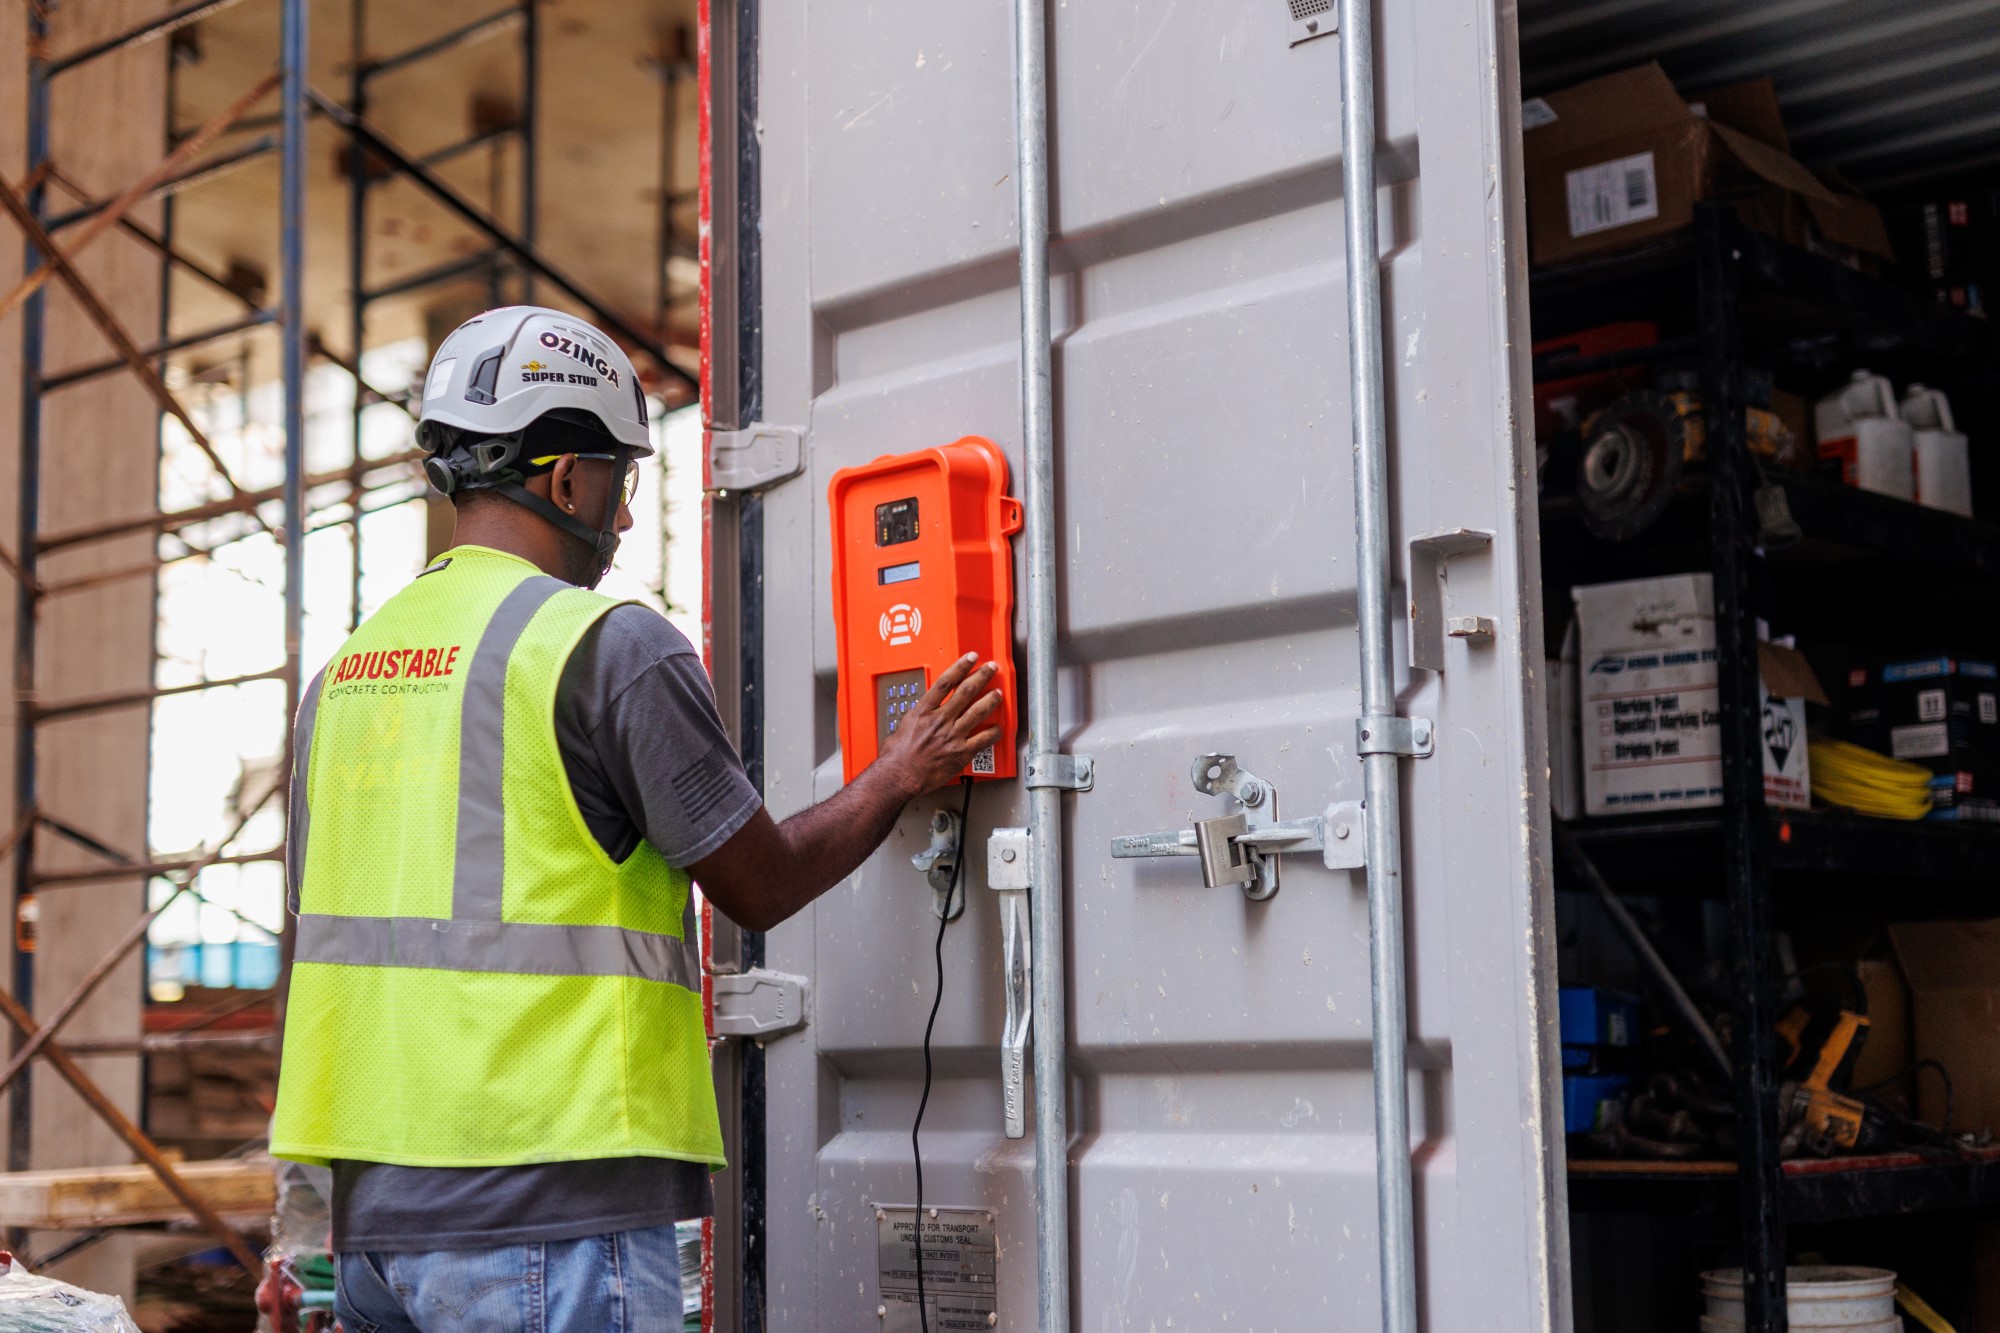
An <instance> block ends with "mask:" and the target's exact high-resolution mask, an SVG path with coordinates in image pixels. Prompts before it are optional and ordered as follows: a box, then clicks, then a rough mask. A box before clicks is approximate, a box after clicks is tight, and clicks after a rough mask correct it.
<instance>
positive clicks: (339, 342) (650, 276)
mask: <svg viewBox="0 0 2000 1333" xmlns="http://www.w3.org/2000/svg"><path fill="white" fill-rule="evenodd" d="M360 4H366V0H352V3H327V2H326V0H321V3H317V4H313V5H312V6H311V56H310V69H311V79H312V83H313V84H314V86H316V87H317V88H318V89H320V90H321V91H322V92H324V93H326V94H327V95H329V96H330V97H332V98H334V99H335V100H337V101H339V102H341V103H343V104H345V103H347V102H348V101H349V100H350V97H351V95H352V92H351V87H350V83H351V72H352V70H353V68H354V63H355V52H354V42H353V25H354V22H355V8H354V6H355V5H360ZM505 8H506V0H432V2H431V3H426V4H422V5H412V4H402V3H399V4H384V3H381V0H375V3H373V4H367V5H366V12H365V16H364V17H365V38H364V42H363V45H362V47H361V51H360V57H361V59H362V61H363V62H373V61H380V60H383V59H385V58H388V57H392V56H395V55H397V54H398V53H401V52H405V51H408V50H411V49H413V48H416V47H418V46H419V45H421V44H423V43H426V42H429V41H432V40H434V39H436V38H438V37H440V36H442V35H444V34H448V33H451V32H454V31H456V30H458V29H461V28H464V27H466V26H467V25H469V24H473V23H475V22H476V21H477V20H479V19H481V18H482V17H484V16H487V15H492V14H496V13H500V12H503V11H504V10H505ZM694 18H695V13H694V0H540V3H539V4H538V5H537V24H538V27H539V44H538V49H539V52H540V63H541V71H540V78H539V80H538V87H539V98H538V106H537V109H536V116H535V119H536V122H537V124H536V134H535V141H536V144H537V146H538V152H537V154H536V159H537V160H536V170H537V174H538V181H537V188H536V191H535V194H536V198H537V202H538V207H537V212H536V224H537V225H536V233H537V234H536V241H537V247H538V249H539V250H540V251H541V252H542V254H543V255H544V257H545V258H547V259H548V260H549V261H550V262H551V263H552V264H553V265H555V266H556V267H557V268H559V269H561V270H563V271H564V272H566V273H567V274H568V275H570V276H571V277H573V278H574V279H576V280H577V282H578V283H579V284H580V285H581V286H582V287H583V288H584V289H585V290H587V291H588V292H589V293H591V294H592V295H593V296H595V297H596V298H598V299H599V300H600V301H602V302H603V303H604V304H606V305H608V306H609V307H611V308H612V309H614V310H615V311H616V312H617V313H618V314H619V315H620V316H622V317H623V318H624V319H625V320H627V321H628V322H629V323H630V324H632V325H633V326H634V327H636V328H638V329H640V330H643V331H645V332H647V333H649V334H651V335H653V336H655V337H656V338H658V339H659V340H660V341H662V342H665V343H667V344H669V345H671V346H672V348H673V349H674V360H675V361H676V362H677V363H678V364H680V365H681V366H683V368H686V369H689V370H692V369H694V368H695V366H696V365H697V363H698V351H697V347H698V342H697V325H696V310H695V302H694V296H695V281H696V277H697V269H696V267H695V264H694V259H693V256H694V238H695V224H696V208H695V197H694V191H695V188H696V184H697V179H696V173H697V139H696V130H697V121H696V116H697V110H698V106H697V90H696V86H695V79H694V76H693V69H692V65H691V63H689V62H691V60H692V52H693V46H694V31H693V28H694ZM278 21H279V11H278V6H277V4H276V3H275V0H244V2H243V3H239V4H235V5H232V6H230V7H229V8H226V9H224V10H222V11H220V12H218V13H216V14H214V15H212V16H211V17H209V18H206V19H204V20H202V21H201V22H199V23H197V24H194V25H192V26H191V27H189V28H187V29H184V30H182V32H180V33H179V34H176V36H175V37H174V38H173V39H172V40H171V41H170V42H162V43H159V44H158V50H159V51H160V53H161V58H162V59H165V58H167V55H168V53H169V51H171V53H172V57H173V60H174V67H173V75H172V78H171V81H170V87H171V89H172V92H171V97H170V100H171V104H172V105H171V116H170V120H169V125H170V127H171V129H172V131H174V132H177V133H180V134H186V133H187V132H189V131H191V130H193V129H194V128H195V127H197V126H199V125H200V124H202V123H203V122H204V121H206V120H207V119H209V118H210V117H211V116H213V115H214V114H215V113H216V112H217V111H218V110H219V109H221V108H222V107H224V106H226V105H228V104H229V103H230V102H232V101H234V100H235V99H236V98H237V97H238V96H239V95H240V94H241V93H242V92H243V91H244V90H246V89H247V88H248V87H250V85H252V84H253V83H254V82H255V81H256V79H257V78H258V77H259V76H261V75H262V74H264V73H265V72H266V71H268V70H270V69H271V68H273V67H274V65H275V63H276V56H277V48H278ZM526 27H527V25H526V24H525V23H523V22H521V21H520V20H519V19H518V18H517V19H514V20H512V21H508V22H502V23H499V24H496V25H494V26H493V27H492V28H491V29H490V30H489V31H487V32H486V33H485V34H484V35H483V36H481V37H479V38H477V39H475V40H471V41H467V42H465V43H464V44H462V45H458V46H456V47H453V48H451V49H449V50H447V51H444V52H443V53H441V54H438V55H435V56H431V57H429V58H427V59H424V60H421V61H417V62H413V63H410V64H408V65H405V66H402V67H401V68H397V69H392V70H389V71H386V72H383V73H380V74H378V75H376V76H375V77H373V78H372V79H370V81H369V84H368V91H367V97H368V103H367V107H366V115H367V118H368V119H369V120H370V121H371V122H372V123H373V124H374V125H375V126H376V127H377V128H378V129H379V130H380V131H382V133H383V134H384V135H385V136H386V137H387V138H388V139H389V140H390V141H391V142H392V143H394V144H395V145H397V146H398V147H400V148H402V149H404V150H406V151H407V152H409V153H410V154H411V155H412V156H419V157H421V156H423V155H425V154H428V153H431V152H434V151H436V150H438V149H440V148H445V147H448V146H450V145H453V144H456V143H460V142H462V141H464V140H466V139H468V138H471V137H472V136H474V135H475V134H477V133H479V132H480V131H483V130H487V129H490V128H492V127H494V126H501V127H505V126H507V125H511V124H514V123H517V122H518V119H519V117H520V114H521V107H522V89H523V86H524V81H523V77H522V76H523V71H522V46H523V34H524V31H525V29H526ZM56 54H57V55H58V56H59V55H60V54H61V53H60V52H57V53H56ZM669 68H672V69H674V71H675V75H676V77H674V78H672V79H671V80H670V79H669V78H667V77H666V76H665V71H666V70H667V69H669ZM670 88H671V91H672V102H673V104H672V107H671V110H670V108H669V106H668V98H669V89H670ZM277 110H278V100H277V98H276V97H275V96H272V97H269V98H267V99H266V100H265V101H264V102H263V103H261V104H260V105H258V106H257V107H256V108H255V109H253V110H252V111H251V112H250V113H249V115H248V116H246V118H245V120H244V122H243V124H242V126H241V127H240V128H239V129H237V130H236V131H234V132H232V133H230V134H228V135H226V136H224V137H223V138H222V139H220V140H218V141H217V143H216V145H215V146H214V147H213V148H212V149H210V150H208V152H207V153H206V154H204V158H216V157H221V156H224V155H227V154H229V153H230V152H232V151H234V150H236V149H238V148H242V147H244V146H246V145H250V144H253V143H255V142H256V141H257V140H258V139H260V138H262V137H264V136H266V135H275V133H276V127H275V119H276V113H277ZM669 123H671V135H672V140H673V143H672V151H671V154H670V155H667V154H664V153H663V144H664V142H665V139H666V136H667V134H668V133H669ZM308 137H309V143H310V151H309V153H308V159H307V160H308V177H307V227H306V234H305V255H306V268H307V318H308V323H309V326H310V327H311V329H312V331H313V332H314V333H315V334H317V335H318V336H319V337H320V338H321V339H322V340H323V341H324V343H325V344H326V345H327V346H328V347H329V348H331V349H333V350H334V351H335V352H336V353H337V354H339V355H341V356H342V357H343V358H345V356H346V355H347V353H348V352H349V349H350V345H351V341H352V338H351V334H350V330H349V318H350V317H349V310H350V303H349V299H348V298H349V290H350V286H351V284H350V281H349V273H348V255H349V244H348V234H349V187H348V176H347V166H346V163H347V156H346V153H347V145H346V141H345V140H346V136H345V135H344V134H342V133H341V132H340V130H339V129H338V128H337V127H336V126H334V125H332V124H330V123H327V122H325V121H324V120H319V119H315V120H314V122H313V124H312V127H311V130H310V133H309V136H308ZM669 156H670V162H671V168H670V169H671V176H670V178H669V179H668V181H667V182H666V185H667V188H668V189H669V190H670V191H671V193H672V194H673V196H674V198H675V201H676V202H675V207H674V210H673V216H674V221H675V229H674V231H675V238H676V239H675V246H674V248H675V250H676V251H677V252H678V255H679V257H678V258H676V259H674V260H672V261H671V262H670V264H669V267H668V271H669V273H670V274H671V275H672V285H671V288H670V290H669V293H668V298H669V301H670V308H669V310H668V311H667V312H666V316H665V319H664V320H662V317H661V316H662V312H661V308H660V301H661V290H660V279H659V277H658V269H659V264H658V257H659V243H660V201H661V189H662V172H663V168H666V167H667V165H668V158H669ZM278 167H279V162H278V157H277V155H276V154H275V153H269V154H266V155H264V156H261V157H258V158H256V159H254V160H253V161H250V162H249V163H247V164H245V165H243V166H240V167H238V168H236V169H234V170H231V171H229V172H227V173H225V174H221V175H219V176H217V177H215V178H213V179H211V180H208V181H206V182H204V183H202V184H199V185H197V186H193V187H191V188H187V189H184V190H182V191H181V192H179V193H178V194H177V195H176V196H175V199H174V204H173V216H172V226H173V240H174V245H175V246H176V248H177V249H179V250H181V251H182V252H183V253H185V254H186V255H188V256H189V257H190V258H191V259H194V260H195V261H197V262H199V263H200V264H202V265H204V266H205V267H207V268H208V269H209V270H210V271H211V272H215V273H221V274H226V273H228V272H230V271H231V270H235V271H236V272H238V273H241V274H246V275H250V276H253V277H262V278H263V279H264V280H265V286H266V291H265V292H264V294H263V296H262V298H261V299H262V300H263V301H264V302H265V303H266V304H275V302H276V300H277V291H276V280H277V272H278V248H279V235H278ZM521 168H522V143H521V140H520V139H519V138H518V137H517V136H515V135H512V134H506V133H501V134H499V135H497V136H496V137H494V138H492V139H491V140H490V141H488V142H485V143H482V144H480V145H479V146H477V147H474V148H472V149H470V150H468V151H465V152H463V153H461V154H459V155H457V156H455V157H452V158H450V159H449V160H447V161H444V162H441V163H440V164H439V165H438V166H437V167H436V168H435V170H436V174H437V175H438V176H439V177H441V178H442V179H443V180H445V181H446V182H447V183H448V184H449V185H451V186H452V187H453V188H454V189H456V190H457V191H458V192H460V193H461V194H462V195H464V196H465V198H466V199H468V200H469V201H470V202H472V203H473V204H474V205H475V206H477V207H479V208H481V209H483V210H485V211H487V212H489V213H491V214H492V215H493V216H494V217H496V218H497V219H499V220H500V221H502V222H503V223H504V224H505V225H507V226H508V227H509V228H511V229H513V230H515V231H517V232H518V231H519V230H520V229H521V225H522V211H521V196H522V191H521ZM85 184H86V185H87V186H89V187H90V188H92V189H94V190H100V191H105V192H112V191H115V189H116V188H117V187H118V186H120V185H122V184H123V182H118V181H90V182H85ZM366 237H367V240H366V245H365V247H364V250H365V255H366V268H365V283H364V285H365V286H366V287H368V288H370V289H378V288H381V287H383V286H385V285H387V284H391V283H394V282H396V281H398V280H400V279H404V278H407V277H410V276H411V275H414V274H418V273H421V272H424V271H426V270H429V269H432V268H434V267H436V266H439V265H444V264H447V263H450V262H452V261H456V260H461V259H464V258H466V257H468V256H473V255H476V254H478V253H479V252H481V251H484V250H486V249H487V248H488V245H489V243H488V241H487V239H486V238H485V237H484V236H482V235H481V234H480V233H479V232H477V231H476V230H475V229H474V228H472V227H471V226H469V225H467V224H465V223H464V222H462V221H460V220H458V219H457V218H456V217H454V216H453V215H452V214H451V213H450V212H449V211H448V210H447V209H445V208H444V207H442V206H440V205H439V204H437V203H436V202H435V201H434V200H433V199H432V198H431V197H430V196H428V195H427V194H426V193H425V192H424V191H423V190H422V189H420V188H419V187H417V186H416V185H414V184H413V183H411V182H410V181H409V180H408V179H407V178H400V177H398V178H388V179H383V180H380V181H379V182H377V183H375V184H373V185H372V186H371V187H370V188H369V189H368V191H367V225H366ZM520 293H521V286H520V278H519V276H518V271H517V270H511V269H510V270H509V271H508V275H507V276H505V277H503V278H501V279H499V280H498V282H497V285H491V284H490V283H489V279H488V278H487V277H485V276H482V275H469V276H464V277H461V278H459V279H457V280H455V281H452V282H448V283H442V284H439V285H436V286H431V287H426V288H424V289H422V290H419V291H413V292H410V293H408V294H405V295H400V296H392V297H385V298H384V299H382V300H380V301H376V302H373V303H371V304H370V305H369V307H368V312H367V329H366V342H365V345H366V346H369V347H375V346H380V345H383V344H385V343H387V342H391V341H395V340H399V339H402V338H407V337H410V336H413V335H420V334H425V333H427V332H428V333H429V334H430V335H431V336H436V334H437V333H438V332H439V330H438V329H437V328H436V325H437V324H439V323H440V322H442V323H444V324H445V326H446V327H449V326H450V324H452V323H455V322H456V321H457V320H458V319H459V318H462V317H464V316H465V315H467V314H470V313H473V312H474V311H476V310H478V309H480V308H482V307H484V306H485V305H488V304H491V303H492V301H493V300H494V299H495V298H496V297H497V299H499V300H502V301H506V300H515V299H519V296H520ZM535 298H536V299H537V300H538V301H540V302H542V303H544V304H551V305H560V306H566V307H570V308H572V309H577V310H578V311H579V313H581V312H582V308H581V307H580V306H578V305H577V303H576V302H574V301H572V300H569V299H567V298H565V297H563V296H562V295H561V294H560V293H558V292H556V291H555V290H554V289H553V288H552V287H551V286H550V285H549V284H547V283H546V282H543V283H539V284H538V285H537V287H536V290H535ZM245 309H246V306H245V304H244V303H243V302H242V301H239V300H236V299H233V298H231V297H230V296H228V295H227V294H225V293H223V292H220V291H218V290H217V289H216V288H215V287H213V286H212V285H210V284H209V283H207V282H204V281H202V280H200V279H198V278H195V277H193V276H191V275H189V274H186V273H184V272H177V273H176V275H175V280H174V284H173V295H172V311H171V315H170V330H171V333H172V334H173V335H175V336H179V335H183V334H187V333H191V332H194V331H197V330H200V329H204V328H209V327H214V326H218V325H221V324H223V323H226V322H228V321H231V320H235V319H237V318H240V317H241V316H242V315H243V314H244V312H245ZM249 343H250V346H251V349H252V354H253V358H254V365H253V371H252V374H253V377H255V378H258V379H261V378H263V377H264V376H265V375H268V374H270V373H271V372H272V370H273V369H274V366H273V364H272V357H273V356H274V348H275V345H276V340H275V338H274V337H273V336H272V335H271V334H270V333H269V332H268V331H263V332H259V333H257V334H253V335H250V337H249ZM241 345H242V344H241V341H240V340H234V339H232V340H229V341H226V342H222V343H217V344H213V345H210V346H207V347H203V348H199V349H194V350H192V351H190V352H187V353H182V354H179V355H177V356H176V358H175V362H176V364H177V365H179V366H180V367H182V368H183V369H184V370H186V371H189V372H195V373H199V372H200V371H202V370H203V369H204V368H207V367H212V366H215V365H217V364H219V363H223V362H233V361H234V360H235V359H236V358H237V356H238V353H239V348H240V346H241ZM635 360H640V361H641V365H642V374H647V373H648V371H647V367H646V366H645V364H644V362H643V359H641V358H635ZM649 379H651V380H652V381H653V382H654V383H656V384H665V383H666V381H665V378H664V377H663V376H658V375H657V374H651V375H649ZM379 387H382V388H385V389H388V390H391V391H393V390H395V389H397V388H400V387H402V386H399V385H383V386H379Z"/></svg>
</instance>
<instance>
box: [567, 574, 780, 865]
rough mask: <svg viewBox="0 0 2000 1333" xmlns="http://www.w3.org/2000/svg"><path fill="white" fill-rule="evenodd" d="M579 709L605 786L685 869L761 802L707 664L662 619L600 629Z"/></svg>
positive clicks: (624, 618) (613, 617)
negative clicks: (730, 731) (717, 698)
mask: <svg viewBox="0 0 2000 1333" xmlns="http://www.w3.org/2000/svg"><path fill="white" fill-rule="evenodd" d="M580 647H587V648H588V651H589V659H590V660H589V669H588V670H587V672H586V673H585V677H586V679H585V681H584V682H579V683H581V684H583V685H584V688H585V689H586V690H587V691H589V692H590V693H591V694H592V695H594V696H595V697H594V698H591V699H587V700H580V701H578V703H579V705H580V706H579V707H578V708H577V709H576V710H575V714H576V715H577V716H578V717H579V719H580V720H581V721H582V722H583V725H584V726H585V728H586V730H587V733H588V736H589V739H590V744H591V749H592V751H593V752H594V755H595V757H596V759H597V760H598V765H599V766H600V767H601V771H602V774H603V777H604V779H605V781H606V782H607V783H608V784H609V785H610V787H611V788H612V790H613V791H614V792H615V793H616V794H617V797H618V800H619V802H620V804H622V805H623V806H624V807H625V810H626V812H627V813H628V814H629V815H630V817H631V819H632V821H633V822H634V823H635V824H636V825H638V827H639V830H640V832H641V833H642V834H643V835H644V837H645V839H646V841H648V842H650V843H652V844H653V846H654V847H655V848H657V849H658V850H659V852H660V855H662V856H664V857H665V858H666V859H667V863H668V864H669V865H673V866H678V867H682V868H685V867H687V866H689V865H692V864H693V863H695V862H696V861H699V860H701V859H702V858H703V857H705V856H707V855H708V854H709V853H711V852H713V851H715V850H716V849H717V848H718V847H720V846H722V844H723V843H725V842H727V841H729V839H730V838H731V837H732V836H734V834H735V833H736V831H737V830H738V829H740V828H742V827H743V825H744V824H745V823H747V822H749V819H750V816H751V815H753V814H755V813H756V812H757V810H758V809H759V808H760V807H761V806H762V804H763V800H762V798H761V797H759V796H758V794H757V789H756V787H754V786H752V785H751V782H750V778H749V775H748V774H746V773H745V772H744V771H743V761H742V760H741V759H740V758H738V757H737V754H736V747H735V746H734V745H732V744H731V743H730V740H729V736H728V734H727V733H726V732H725V731H724V730H723V727H722V719H721V717H720V716H719V715H718V714H717V713H716V709H715V695H714V692H713V690H712V689H711V687H710V685H709V680H708V673H707V672H706V671H704V670H703V669H702V665H701V658H700V656H699V655H698V654H697V653H696V652H695V650H694V646H693V645H692V644H690V643H689V642H688V641H687V638H686V636H684V635H683V634H681V632H680V631H679V630H677V629H675V628H674V627H673V625H672V624H671V623H670V622H668V621H667V619H666V618H665V617H664V616H661V615H658V614H657V613H655V612H653V611H650V610H648V609H646V608H645V607H638V606H622V607H618V608H617V609H615V610H613V611H612V612H611V613H610V614H608V615H607V616H606V617H605V618H604V620H603V621H601V622H600V623H599V625H598V627H597V629H596V631H595V633H594V635H593V637H592V641H591V642H590V643H589V644H588V645H584V646H580Z"/></svg>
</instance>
